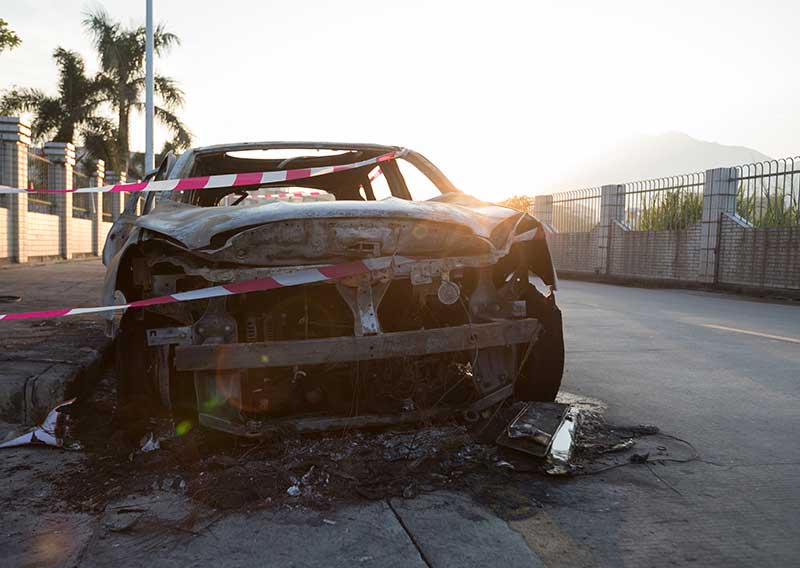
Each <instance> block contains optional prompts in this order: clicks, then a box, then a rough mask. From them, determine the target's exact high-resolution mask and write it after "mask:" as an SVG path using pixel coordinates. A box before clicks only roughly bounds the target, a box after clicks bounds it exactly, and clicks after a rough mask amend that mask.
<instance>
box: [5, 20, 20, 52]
mask: <svg viewBox="0 0 800 568" xmlns="http://www.w3.org/2000/svg"><path fill="white" fill-rule="evenodd" d="M21 43H22V40H21V39H20V38H19V36H18V35H17V34H16V32H14V30H12V29H10V28H9V27H8V22H6V21H5V20H4V19H2V18H0V53H2V52H3V51H5V50H7V49H8V50H11V49H14V48H15V47H17V46H18V45H19V44H21Z"/></svg>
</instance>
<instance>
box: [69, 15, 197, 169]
mask: <svg viewBox="0 0 800 568" xmlns="http://www.w3.org/2000/svg"><path fill="white" fill-rule="evenodd" d="M83 24H84V27H85V29H86V30H87V31H88V32H89V34H90V35H91V36H92V39H93V43H94V47H95V49H96V50H97V53H98V56H99V58H100V67H101V69H102V75H103V77H104V79H105V81H106V84H107V90H106V94H107V100H108V102H109V103H110V104H111V106H112V108H113V109H114V110H115V111H116V114H117V122H116V131H115V132H114V143H113V144H108V143H107V141H105V140H104V139H102V138H101V137H97V138H94V137H93V138H91V142H92V145H93V148H92V151H93V152H98V153H99V152H103V151H108V150H112V151H113V153H112V154H109V155H108V156H107V157H108V159H109V160H110V161H111V162H112V163H114V164H116V165H118V167H120V168H121V169H123V170H124V171H128V166H129V162H130V117H131V112H132V111H141V110H142V109H144V100H143V99H144V91H145V68H144V64H145V28H144V26H137V27H134V28H123V27H122V25H121V24H120V23H119V22H115V21H114V20H112V19H111V17H110V16H109V15H108V14H107V13H106V12H105V11H103V10H97V11H94V12H90V13H88V14H87V15H86V17H85V19H84V21H83ZM179 43H180V40H179V39H178V36H176V35H175V34H173V33H171V32H168V31H167V30H166V29H165V27H164V25H163V24H159V25H158V26H156V29H155V30H154V32H153V45H154V51H155V54H156V55H163V54H164V53H166V52H167V51H168V50H169V49H170V48H172V47H173V46H175V45H178V44H179ZM154 91H155V94H156V96H157V97H158V98H159V101H160V103H159V104H158V105H157V106H156V107H155V117H156V119H157V120H158V121H159V122H161V123H162V124H163V125H164V126H166V127H167V129H168V130H169V131H170V133H171V134H172V137H173V138H172V140H170V141H168V142H167V144H166V146H167V147H169V148H174V149H177V150H181V149H184V148H187V147H188V146H189V145H190V144H191V140H192V135H191V133H190V132H189V129H188V128H187V127H186V125H184V124H183V122H182V121H181V120H180V119H179V118H178V116H177V114H175V111H177V109H178V108H180V107H181V106H182V105H183V102H184V96H183V91H182V90H181V89H180V87H178V85H177V83H176V82H175V80H174V79H171V78H169V77H163V76H156V77H155V80H154ZM106 126H107V125H106ZM100 142H105V143H106V148H105V150H104V148H103V147H102V146H100V144H99V143H100ZM100 157H103V156H100ZM137 173H138V172H137Z"/></svg>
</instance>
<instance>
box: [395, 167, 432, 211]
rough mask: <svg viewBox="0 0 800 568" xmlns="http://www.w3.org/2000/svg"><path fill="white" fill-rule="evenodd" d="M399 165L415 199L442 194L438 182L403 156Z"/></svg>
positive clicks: (423, 199) (421, 199) (424, 199)
mask: <svg viewBox="0 0 800 568" xmlns="http://www.w3.org/2000/svg"><path fill="white" fill-rule="evenodd" d="M397 165H398V167H399V168H400V174H401V175H402V176H403V179H404V180H405V182H406V187H407V188H408V192H409V194H411V199H412V200H413V201H427V200H428V199H432V198H434V197H437V196H439V195H441V194H442V192H441V191H440V190H439V188H438V187H436V184H434V183H433V181H432V180H431V179H430V178H429V177H428V176H426V175H425V174H424V173H422V172H421V171H420V170H418V169H417V167H416V166H415V165H414V164H412V163H410V162H408V161H406V160H404V159H402V158H401V159H399V160H397Z"/></svg>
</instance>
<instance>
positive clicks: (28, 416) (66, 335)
mask: <svg viewBox="0 0 800 568" xmlns="http://www.w3.org/2000/svg"><path fill="white" fill-rule="evenodd" d="M104 274H105V267H104V266H103V265H102V263H101V262H100V261H99V260H97V259H93V260H85V261H72V262H61V263H55V264H39V265H14V266H8V267H4V268H0V297H2V296H17V297H19V298H20V300H19V301H11V302H10V303H9V302H3V303H0V313H14V312H24V311H39V310H47V309H55V308H71V307H87V306H96V305H98V302H99V301H100V289H101V286H102V283H103V276H104ZM110 344H111V343H110V340H109V339H108V338H106V337H105V334H104V323H103V320H101V319H100V318H99V317H98V316H91V315H87V316H73V317H67V318H56V319H34V320H20V321H0V421H5V422H10V423H17V424H18V423H22V424H36V423H38V422H40V421H41V420H42V419H43V418H44V416H45V415H46V414H47V412H48V410H49V409H50V408H51V407H52V406H53V405H54V404H56V403H57V402H60V401H61V400H63V399H65V398H68V397H69V396H71V395H73V394H77V392H76V391H77V388H78V384H79V382H80V381H81V380H82V379H84V378H87V377H89V376H90V375H91V374H92V373H93V372H95V371H96V370H99V368H100V366H101V359H102V356H103V354H104V353H105V352H106V350H107V349H108V348H109V346H110ZM0 438H2V433H0Z"/></svg>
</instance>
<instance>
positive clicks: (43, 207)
mask: <svg viewBox="0 0 800 568" xmlns="http://www.w3.org/2000/svg"><path fill="white" fill-rule="evenodd" d="M52 167H53V164H52V162H51V161H50V160H48V159H47V158H45V157H44V156H42V155H41V154H39V153H37V151H36V149H34V148H30V149H29V150H28V189H48V188H50V181H49V180H50V168H52ZM28 211H31V212H33V213H48V214H50V215H53V214H55V213H56V194H55V193H30V194H28Z"/></svg>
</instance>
